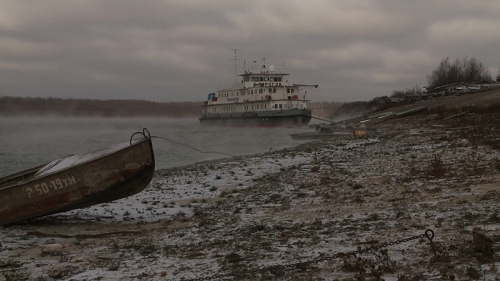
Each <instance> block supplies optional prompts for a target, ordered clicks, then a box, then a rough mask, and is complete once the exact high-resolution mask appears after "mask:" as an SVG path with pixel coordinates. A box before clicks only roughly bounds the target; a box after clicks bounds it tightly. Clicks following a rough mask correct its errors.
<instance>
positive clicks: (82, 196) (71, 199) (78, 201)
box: [0, 133, 155, 225]
mask: <svg viewBox="0 0 500 281" xmlns="http://www.w3.org/2000/svg"><path fill="white" fill-rule="evenodd" d="M141 134H143V133H141ZM143 135H144V138H143V139H140V140H134V141H132V140H131V141H130V143H124V144H120V145H116V146H112V147H109V148H107V149H103V150H100V151H96V152H92V153H88V154H85V155H81V156H70V157H67V158H63V159H59V160H56V161H54V162H51V163H48V164H46V165H44V166H40V167H36V168H33V169H29V170H26V171H24V172H21V173H17V174H15V175H11V176H8V177H5V178H2V179H0V225H8V224H13V223H16V222H20V221H23V220H27V219H31V218H36V217H41V216H45V215H49V214H54V213H59V212H65V211H69V210H73V209H77V208H84V207H88V206H91V205H95V204H100V203H104V202H109V201H113V200H117V199H120V198H124V197H128V196H131V195H133V194H136V193H138V192H140V191H142V190H143V189H145V188H146V187H147V186H148V184H149V182H150V181H151V179H152V177H153V173H154V168H155V160H154V153H153V146H152V143H151V138H150V137H149V136H146V135H145V134H143Z"/></svg>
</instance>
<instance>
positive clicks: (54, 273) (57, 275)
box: [50, 268, 62, 278]
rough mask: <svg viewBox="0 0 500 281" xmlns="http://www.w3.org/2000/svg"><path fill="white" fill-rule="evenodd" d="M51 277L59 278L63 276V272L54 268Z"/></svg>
mask: <svg viewBox="0 0 500 281" xmlns="http://www.w3.org/2000/svg"><path fill="white" fill-rule="evenodd" d="M50 276H51V277H52V278H59V277H61V276H62V272H61V271H60V270H59V269H58V268H54V269H52V271H51V272H50Z"/></svg>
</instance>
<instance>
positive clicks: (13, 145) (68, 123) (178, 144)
mask: <svg viewBox="0 0 500 281" xmlns="http://www.w3.org/2000/svg"><path fill="white" fill-rule="evenodd" d="M143 128H147V129H148V130H149V132H150V133H151V135H153V136H160V137H163V138H167V139H169V140H171V141H172V142H174V143H172V142H169V141H165V140H162V139H158V138H154V139H153V148H154V152H155V159H156V169H164V168H173V167H178V166H184V165H188V164H193V163H196V162H199V161H204V160H212V159H218V158H226V157H230V156H227V155H224V154H217V153H203V152H210V151H211V152H220V153H226V154H231V155H235V156H241V155H249V154H254V153H263V152H267V151H269V150H271V149H272V150H278V149H283V148H288V147H293V146H297V145H299V144H300V143H303V141H297V140H292V139H291V137H290V136H289V134H290V133H292V132H296V131H297V130H302V131H303V129H296V128H225V127H205V126H201V125H200V124H199V121H198V120H197V119H195V118H192V119H190V118H184V119H170V118H55V117H22V118H19V117H18V118H0V177H3V176H6V175H9V174H12V173H15V172H19V171H22V170H24V169H28V168H31V167H34V166H37V165H41V164H44V163H46V162H49V161H52V160H55V159H57V158H60V157H64V156H67V155H71V154H83V153H87V152H91V151H94V150H98V149H101V148H105V147H107V146H110V145H113V144H117V143H122V142H127V141H129V139H130V136H131V135H132V134H133V133H135V132H138V131H142V129H143ZM197 150H200V151H203V152H199V151H197Z"/></svg>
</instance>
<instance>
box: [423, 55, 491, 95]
mask: <svg viewBox="0 0 500 281" xmlns="http://www.w3.org/2000/svg"><path fill="white" fill-rule="evenodd" d="M499 71H500V70H499ZM497 78H498V77H497ZM491 81H492V78H491V73H490V71H489V70H488V68H486V66H485V65H484V64H483V63H482V62H480V61H479V60H477V59H476V58H470V59H469V58H467V57H464V58H463V59H462V61H460V60H459V59H456V60H455V62H454V63H453V64H451V63H450V58H449V57H447V58H445V59H443V60H441V63H440V64H439V66H438V67H437V68H436V69H435V70H433V71H432V74H431V75H427V82H428V83H429V86H430V87H431V88H435V87H439V86H444V85H448V84H453V83H490V82H491Z"/></svg>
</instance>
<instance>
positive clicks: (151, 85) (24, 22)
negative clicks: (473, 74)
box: [0, 0, 500, 101]
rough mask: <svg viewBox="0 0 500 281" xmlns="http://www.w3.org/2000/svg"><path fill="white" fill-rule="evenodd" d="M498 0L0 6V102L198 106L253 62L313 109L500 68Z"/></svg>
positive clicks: (16, 3)
mask: <svg viewBox="0 0 500 281" xmlns="http://www.w3.org/2000/svg"><path fill="white" fill-rule="evenodd" d="M499 16H500V4H497V3H496V2H492V1H475V2H474V3H472V2H470V1H465V0H458V1H457V0H447V1H437V2H436V1H426V0H424V1H396V0H390V1H382V0H380V1H371V0H370V1H368V0H356V1H319V0H317V1H316V0H312V1H301V0H295V1H290V0H281V1H280V0H278V1H264V0H256V1H230V0H225V1H224V0H214V1H201V0H200V1H194V0H188V1H186V0H177V1H175V0H171V1H160V0H157V1H129V0H123V1H63V0H60V1H56V0H47V1H29V2H28V1H2V3H0V50H1V52H0V95H10V96H42V97H48V96H56V97H74V98H102V99H108V98H123V99H138V98H139V99H148V100H155V101H184V100H186V101H197V100H203V99H204V98H205V95H206V93H208V92H211V91H214V90H215V89H216V87H217V86H222V85H227V84H229V83H231V82H232V81H234V64H233V63H234V61H232V60H231V59H232V58H233V53H232V51H231V50H230V49H232V48H238V49H241V51H239V52H238V59H239V60H238V61H237V63H238V65H237V68H238V72H241V71H242V69H243V64H244V63H245V66H246V67H247V68H249V67H251V66H252V65H253V64H254V63H253V61H258V62H257V64H259V65H260V64H261V63H262V58H266V63H267V64H275V65H281V64H282V63H284V64H285V67H286V71H287V72H288V73H290V74H291V77H290V79H291V80H292V81H294V82H298V83H311V84H312V83H314V84H319V85H320V87H319V88H318V89H314V90H311V91H310V93H309V94H308V95H309V97H310V98H311V99H312V100H314V101H322V100H328V101H332V100H335V101H349V100H368V99H371V98H373V97H375V96H380V95H390V94H391V93H392V91H393V90H400V89H405V88H409V87H413V86H415V85H417V84H418V85H420V86H424V85H425V83H426V81H425V77H426V75H427V74H429V73H430V72H431V71H432V70H433V69H434V68H435V67H437V65H438V64H439V62H440V60H441V59H443V58H445V57H448V56H449V57H450V58H451V59H452V60H453V59H455V58H460V59H461V58H463V57H465V56H468V57H475V58H477V59H479V60H481V61H482V62H483V63H484V64H485V65H487V66H489V67H490V68H491V69H492V72H493V74H494V75H496V69H497V67H498V65H499V63H500V61H499V60H498V58H497V55H496V53H497V50H498V49H499V47H500V38H498V36H496V31H497V30H499V27H500V19H499V18H500V17H499Z"/></svg>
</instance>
